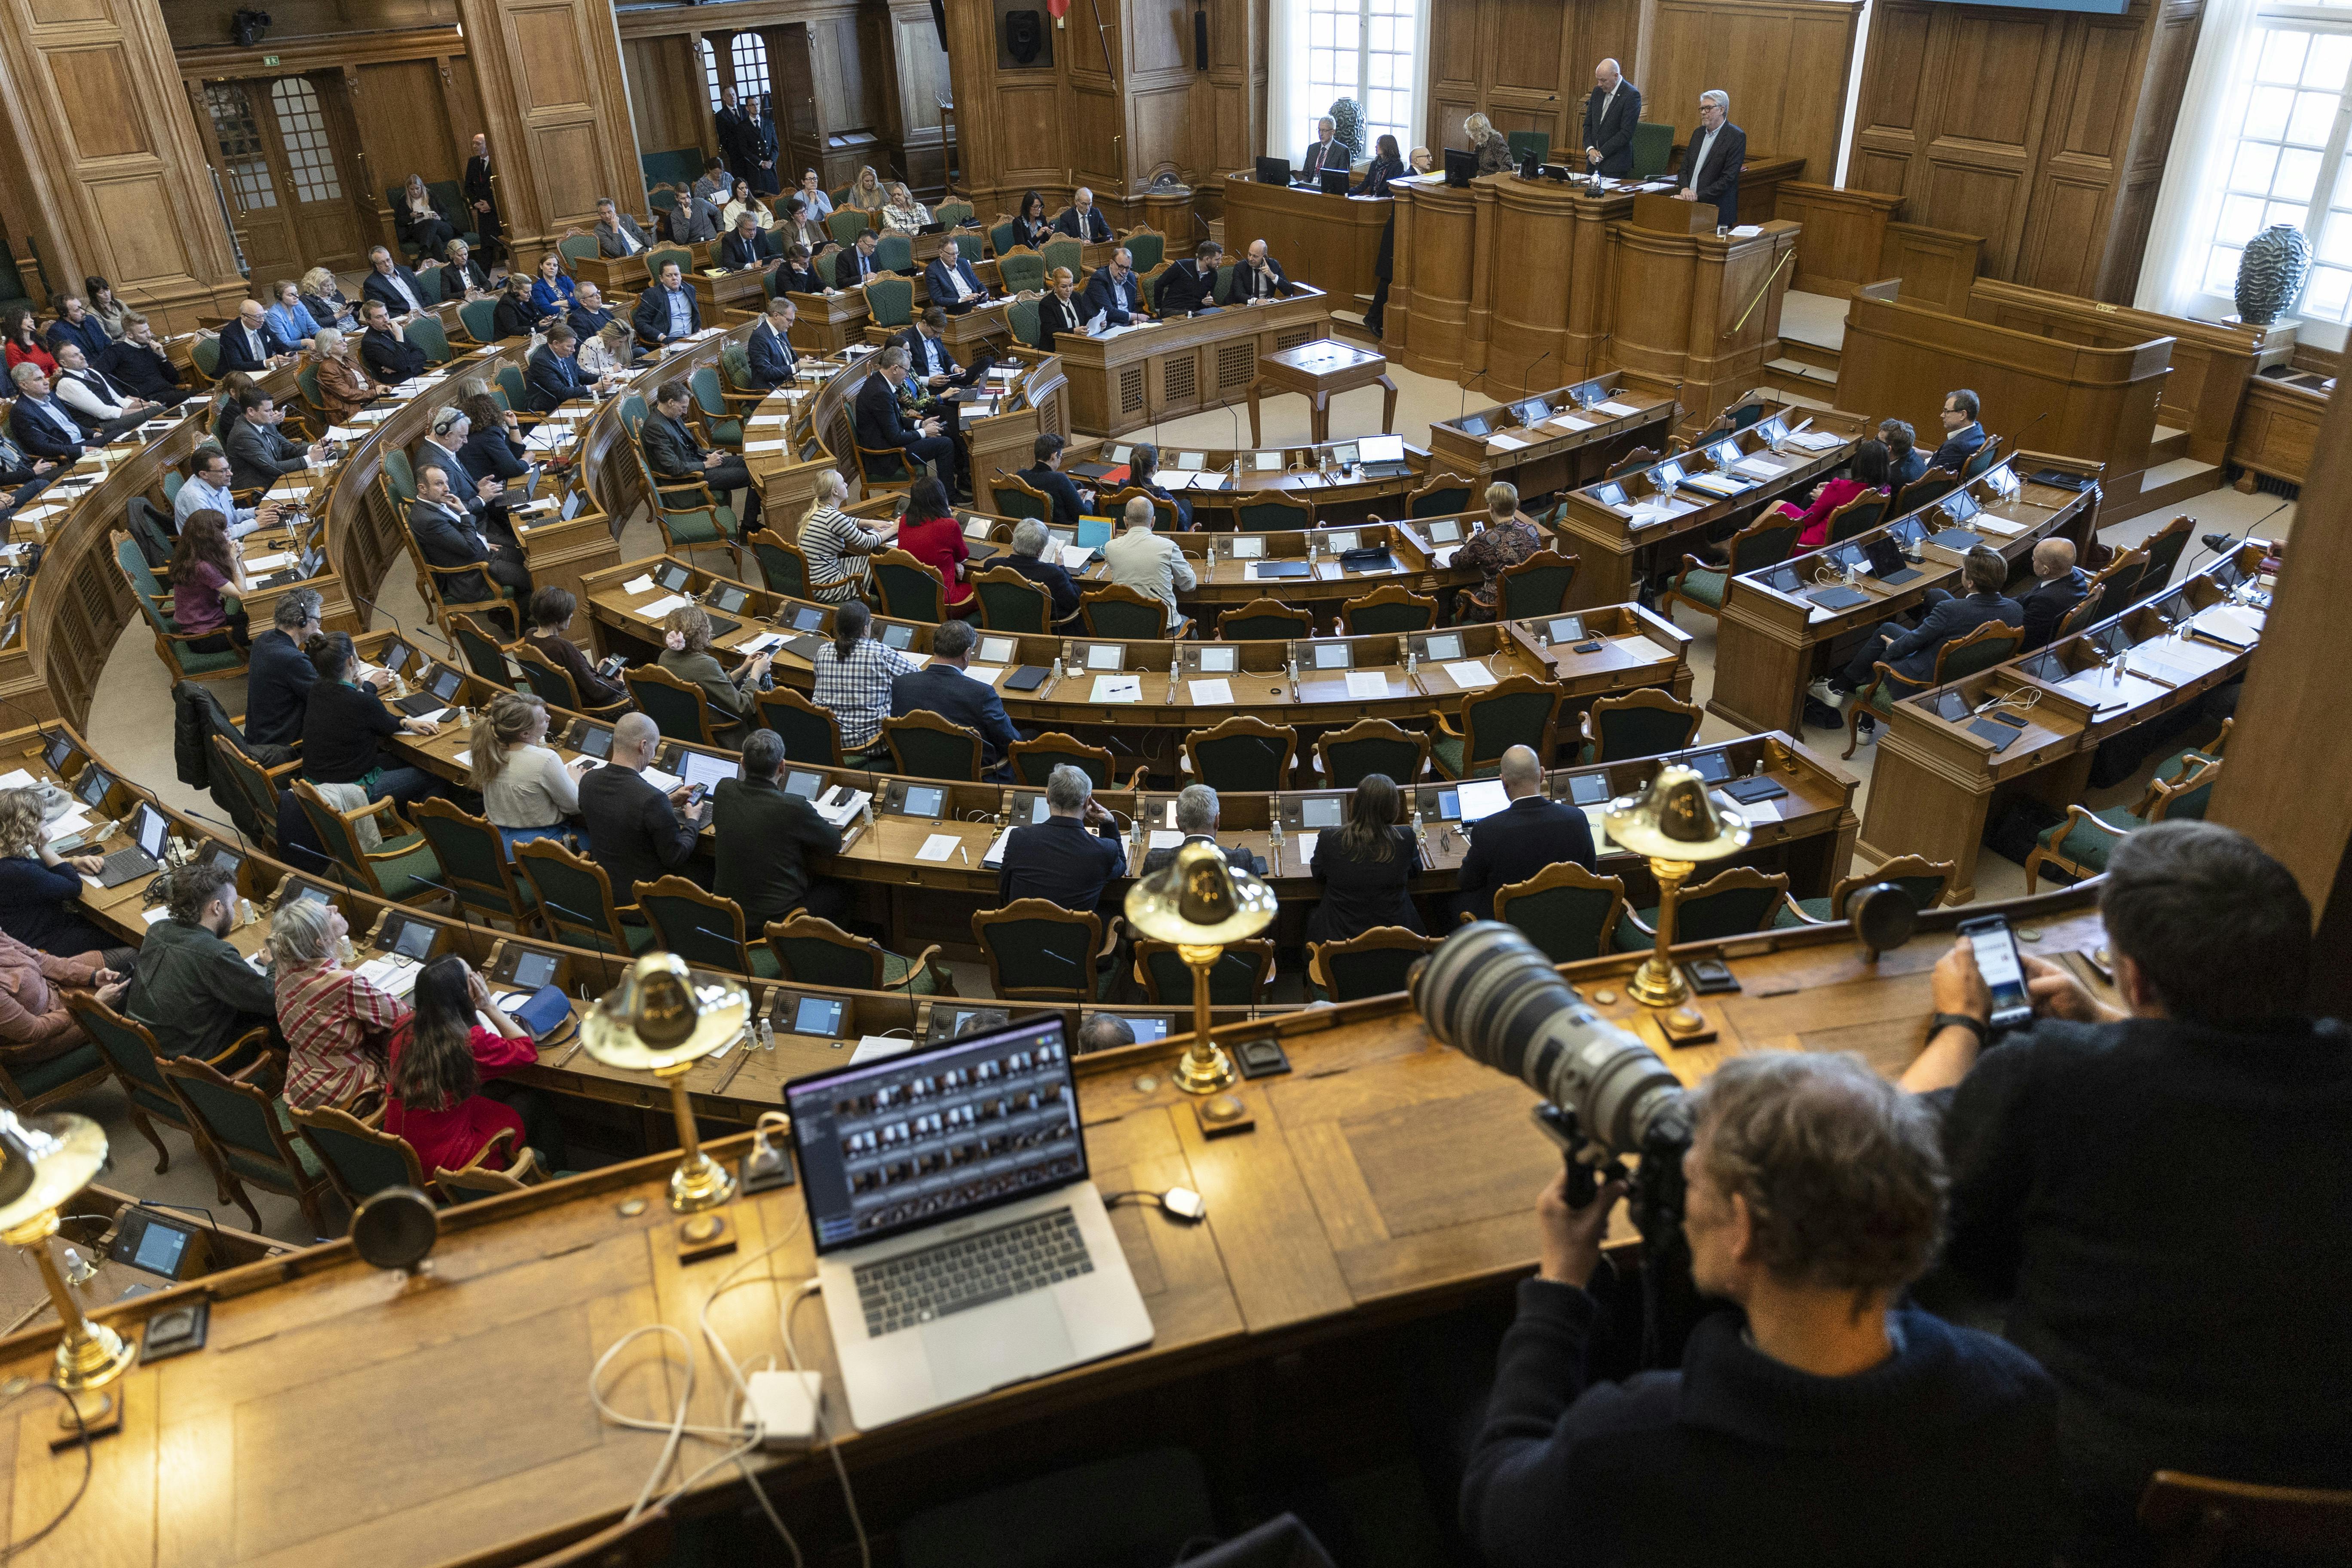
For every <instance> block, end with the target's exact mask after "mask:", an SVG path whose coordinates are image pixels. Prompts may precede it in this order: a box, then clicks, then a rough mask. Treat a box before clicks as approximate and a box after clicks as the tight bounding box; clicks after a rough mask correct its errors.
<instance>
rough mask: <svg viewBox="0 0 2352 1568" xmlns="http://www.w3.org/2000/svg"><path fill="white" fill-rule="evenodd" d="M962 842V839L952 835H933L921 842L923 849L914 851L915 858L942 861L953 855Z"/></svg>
mask: <svg viewBox="0 0 2352 1568" xmlns="http://www.w3.org/2000/svg"><path fill="white" fill-rule="evenodd" d="M962 842H963V840H962V839H961V838H959V837H956V836H955V835H954V834H952V833H934V834H932V835H931V836H930V837H928V838H926V839H924V840H923V847H921V848H920V849H918V850H916V851H915V858H916V859H918V860H944V859H946V858H948V857H949V856H950V855H952V854H954V853H955V852H956V848H957V847H958V846H959V845H961V843H962Z"/></svg>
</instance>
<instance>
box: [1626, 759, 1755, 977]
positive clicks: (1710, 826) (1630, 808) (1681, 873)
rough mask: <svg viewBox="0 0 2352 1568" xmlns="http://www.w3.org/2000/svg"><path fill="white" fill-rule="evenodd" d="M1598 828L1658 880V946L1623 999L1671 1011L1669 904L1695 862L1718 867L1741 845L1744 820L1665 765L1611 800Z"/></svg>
mask: <svg viewBox="0 0 2352 1568" xmlns="http://www.w3.org/2000/svg"><path fill="white" fill-rule="evenodd" d="M1601 821H1602V823H1603V824H1604V825H1605V826H1607V827H1608V829H1609V837H1612V838H1613V839H1615V840H1616V841H1617V842H1618V843H1620V844H1622V845H1623V846H1624V847H1626V848H1628V849H1631V850H1632V851H1633V853H1634V854H1636V855H1640V856H1643V857H1645V858H1648V860H1649V862H1650V874H1651V875H1652V876H1654V877H1655V878H1657V879H1658V933H1657V934H1658V945H1657V947H1656V948H1655V949H1654V950H1653V951H1652V952H1651V954H1650V956H1649V957H1647V958H1645V959H1643V961H1642V967H1641V968H1640V969H1639V970H1638V971H1636V972H1635V973H1634V975H1633V984H1631V985H1628V986H1627V987H1626V988H1625V994H1627V995H1629V996H1631V997H1632V998H1633V1000H1634V1001H1636V1002H1638V1003H1640V1004H1641V1005H1643V1006H1644V1007H1672V1006H1675V1005H1678V1004H1679V1003H1681V1002H1682V1001H1683V1000H1684V999H1685V998H1686V997H1687V996H1689V994H1690V988H1689V987H1688V986H1687V985H1685V984H1683V977H1682V974H1681V972H1680V971H1678V970H1676V969H1675V965H1674V961H1673V959H1671V958H1670V957H1668V956H1667V952H1666V950H1667V949H1668V948H1671V947H1672V946H1674V945H1675V900H1676V899H1677V898H1679V897H1680V896H1681V895H1682V890H1683V884H1684V883H1685V882H1686V881H1688V880H1689V879H1690V875H1691V873H1692V872H1694V871H1696V870H1697V869H1698V864H1699V862H1700V861H1702V860H1720V859H1722V858H1724V857H1725V856H1727V855H1731V854H1735V853H1737V852H1738V850H1740V849H1742V848H1744V847H1746V846H1747V843H1748V821H1747V818H1745V817H1743V816H1740V815H1739V814H1738V812H1736V811H1733V810H1731V809H1729V808H1728V807H1727V806H1723V805H1717V803H1716V800H1715V797H1714V795H1712V794H1711V793H1709V791H1708V789H1707V786H1706V780H1705V779H1702V778H1700V777H1699V776H1698V774H1697V773H1696V772H1695V771H1693V770H1692V769H1690V768H1686V767H1684V766H1683V765H1682V764H1681V763H1667V764H1666V765H1665V766H1664V767H1663V768H1660V769H1659V770H1658V772H1657V775H1656V776H1655V777H1654V778H1653V779H1651V780H1650V783H1649V786H1648V787H1647V788H1646V789H1643V791H1642V792H1641V793H1640V794H1638V795H1620V796H1619V797H1618V798H1617V799H1615V800H1612V801H1611V802H1610V803H1609V808H1608V810H1607V812H1606V813H1604V814H1603V816H1602V817H1601Z"/></svg>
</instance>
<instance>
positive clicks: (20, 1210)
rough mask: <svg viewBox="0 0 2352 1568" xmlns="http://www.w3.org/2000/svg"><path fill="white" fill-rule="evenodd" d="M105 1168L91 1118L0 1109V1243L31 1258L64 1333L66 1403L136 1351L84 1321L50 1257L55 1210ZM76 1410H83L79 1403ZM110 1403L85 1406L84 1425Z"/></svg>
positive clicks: (102, 1144)
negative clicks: (62, 1325)
mask: <svg viewBox="0 0 2352 1568" xmlns="http://www.w3.org/2000/svg"><path fill="white" fill-rule="evenodd" d="M105 1163H106V1131H105V1130H104V1129H103V1128H101V1127H100V1126H99V1124H98V1123H97V1122H95V1121H91V1120H90V1119H89V1117H87V1116H75V1115H71V1114H61V1115H57V1116H32V1117H23V1118H20V1117H18V1116H17V1115H16V1112H15V1111H13V1110H7V1109H5V1108H0V1241H5V1242H6V1243H7V1244H8V1245H9V1246H11V1247H17V1248H19V1249H21V1250H23V1251H26V1252H29V1253H31V1254H32V1255H33V1261H34V1262H35V1263H37V1264H38V1265H39V1266H40V1269H41V1280H42V1282H43V1283H44V1284H46V1285H47V1286H48V1288H49V1300H50V1301H51V1302H53V1303H54V1304H55V1305H56V1307H57V1310H58V1321H59V1322H60V1323H62V1324H64V1325H65V1337H64V1338H63V1339H60V1340H59V1341H58V1364H57V1370H56V1371H55V1372H54V1373H51V1374H50V1375H51V1376H53V1377H54V1378H55V1379H56V1380H57V1384H58V1387H59V1388H61V1389H63V1390H65V1392H66V1394H68V1396H69V1397H72V1396H78V1395H79V1394H83V1393H85V1392H86V1391H88V1390H91V1389H97V1388H103V1387H104V1386H105V1385H106V1384H110V1383H112V1382H113V1381H114V1380H115V1379H116V1378H118V1377H121V1375H122V1373H123V1369H124V1368H126V1367H128V1366H129V1365H130V1364H131V1355H132V1353H133V1352H132V1350H131V1346H129V1345H126V1344H124V1343H123V1342H122V1336H121V1335H120V1334H118V1333H116V1332H115V1331H113V1330H112V1329H110V1328H108V1327H107V1326H106V1325H105V1324H104V1323H93V1322H91V1321H89V1319H88V1318H85V1317H83V1316H82V1312H81V1304H80V1303H79V1302H78V1301H76V1300H74V1298H73V1292H72V1291H71V1290H68V1289H66V1282H65V1280H64V1279H61V1278H60V1277H59V1276H58V1266H57V1262H56V1260H55V1259H53V1258H50V1257H49V1247H48V1241H49V1237H53V1236H55V1235H57V1233H58V1205H62V1204H63V1203H64V1202H65V1201H66V1200H67V1199H68V1198H69V1197H72V1196H73V1195H74V1194H76V1193H78V1192H79V1191H81V1190H82V1188H84V1187H86V1186H88V1185H89V1184H90V1179H91V1178H92V1177H94V1176H96V1175H97V1174H98V1173H99V1169H100V1167H101V1166H102V1165H104V1164H105ZM75 1403H76V1405H82V1404H83V1402H82V1401H81V1400H80V1399H79V1397H76V1398H75ZM111 1405H112V1400H111V1399H110V1398H109V1397H108V1396H105V1395H100V1397H99V1399H98V1401H97V1402H96V1404H95V1405H94V1406H89V1405H85V1406H84V1407H83V1409H82V1419H83V1420H84V1421H85V1422H88V1423H92V1424H94V1423H96V1422H97V1421H98V1420H99V1419H100V1418H102V1417H103V1416H104V1415H106V1414H107V1413H108V1411H109V1409H110V1407H111Z"/></svg>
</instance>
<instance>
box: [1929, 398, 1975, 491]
mask: <svg viewBox="0 0 2352 1568" xmlns="http://www.w3.org/2000/svg"><path fill="white" fill-rule="evenodd" d="M1939 417H1940V418H1941V419H1942V420H1943V422H1944V444H1943V445H1942V446H1940V447H1937V448H1936V455H1935V456H1934V457H1932V458H1928V459H1927V467H1929V468H1941V469H1943V470H1944V471H1945V472H1946V473H1948V474H1952V475H1955V476H1957V475H1958V473H1959V471H1960V469H1961V468H1964V467H1965V466H1966V465H1967V463H1968V460H1969V458H1973V457H1975V456H1976V455H1977V448H1978V447H1981V446H1983V445H1984V444H1985V432H1984V426H1981V425H1979V424H1978V423H1977V395H1976V394H1975V393H1973V392H1970V391H1969V389H1968V388H1967V387H1965V386H1964V387H1961V388H1960V389H1959V390H1958V391H1957V392H1948V393H1946V394H1945V395H1944V407H1943V411H1942V413H1941V415H1940V416H1939Z"/></svg>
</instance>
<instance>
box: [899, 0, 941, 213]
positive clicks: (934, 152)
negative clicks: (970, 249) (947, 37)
mask: <svg viewBox="0 0 2352 1568" xmlns="http://www.w3.org/2000/svg"><path fill="white" fill-rule="evenodd" d="M890 58H891V63H892V67H893V70H892V77H893V79H894V80H895V81H896V83H897V85H898V91H897V92H896V93H895V94H894V95H892V97H893V101H894V102H895V103H896V105H897V108H898V115H897V123H898V146H899V148H900V151H901V155H902V158H903V160H904V162H903V164H902V167H903V168H904V169H905V171H906V176H907V179H908V181H909V182H910V183H911V184H913V185H914V186H915V187H916V188H917V189H918V190H920V191H922V192H924V193H926V194H933V195H935V194H937V193H941V192H944V191H945V190H946V189H947V183H948V178H947V156H946V150H947V138H946V134H945V128H946V117H945V116H944V115H942V114H941V113H940V98H941V97H942V96H947V95H948V56H947V51H946V50H945V49H942V48H941V47H940V35H939V27H938V25H937V24H936V23H935V22H933V21H932V19H931V7H930V5H929V0H918V3H917V4H915V5H894V6H892V7H891V10H890Z"/></svg>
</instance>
